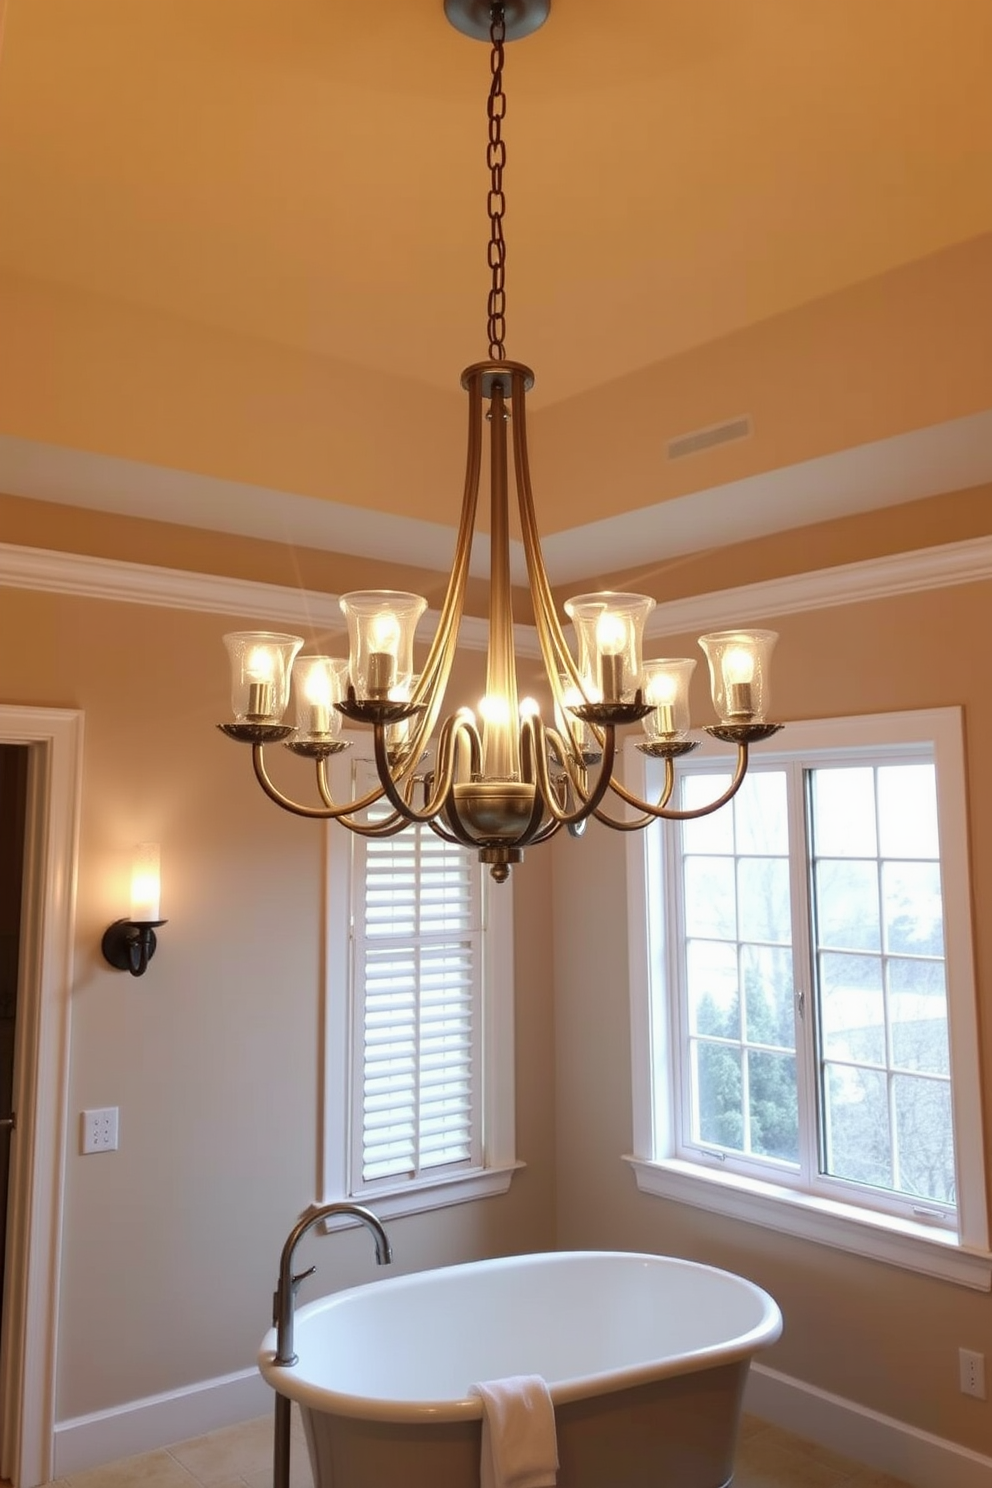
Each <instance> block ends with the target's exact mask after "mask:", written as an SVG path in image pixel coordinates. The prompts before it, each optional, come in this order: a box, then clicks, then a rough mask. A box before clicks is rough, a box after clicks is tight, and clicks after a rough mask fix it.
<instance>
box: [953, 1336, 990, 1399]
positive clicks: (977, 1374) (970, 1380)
mask: <svg viewBox="0 0 992 1488" xmlns="http://www.w3.org/2000/svg"><path fill="white" fill-rule="evenodd" d="M958 1368H959V1370H960V1373H961V1394H962V1395H974V1396H975V1397H976V1398H977V1399H978V1400H984V1399H985V1355H984V1354H979V1353H977V1352H976V1351H975V1350H974V1349H964V1348H963V1349H958Z"/></svg>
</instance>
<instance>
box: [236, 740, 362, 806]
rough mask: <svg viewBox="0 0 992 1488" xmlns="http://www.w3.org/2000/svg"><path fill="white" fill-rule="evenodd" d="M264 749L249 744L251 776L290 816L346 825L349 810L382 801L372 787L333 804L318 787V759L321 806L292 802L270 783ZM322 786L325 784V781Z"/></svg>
mask: <svg viewBox="0 0 992 1488" xmlns="http://www.w3.org/2000/svg"><path fill="white" fill-rule="evenodd" d="M264 748H265V745H264V744H253V745H252V750H251V762H252V765H253V767H254V770H255V778H256V780H257V781H258V783H259V785H260V786H261V787H262V789H263V791H264V792H265V794H266V795H267V796H268V798H269V800H270V801H274V802H275V804H276V805H277V806H281V807H282V809H283V811H290V812H292V814H293V815H294V816H305V817H309V818H311V820H313V821H340V822H344V824H345V825H346V826H350V825H351V823H350V822H349V821H348V820H347V818H348V817H349V816H350V815H351V814H352V813H354V812H357V811H365V810H366V809H367V808H368V807H369V806H374V805H375V803H376V801H381V800H382V797H383V794H384V792H383V789H382V787H381V786H376V787H375V789H374V790H370V791H369V792H368V794H367V795H364V796H362V798H361V800H358V801H349V802H348V803H347V804H346V805H344V806H336V805H335V804H334V802H333V800H331V799H330V792H329V791H328V792H327V793H326V794H325V790H324V789H323V788H321V768H322V766H323V761H320V762H319V763H318V769H317V784H318V789H319V790H320V795H321V799H322V800H323V802H324V805H323V806H304V805H302V804H301V803H300V802H299V801H294V800H293V799H292V798H291V797H290V796H287V795H284V794H283V792H282V791H281V790H280V789H279V787H278V786H277V785H273V783H272V778H271V776H270V775H269V772H268V770H267V769H266V766H265V758H264V755H263V750H264ZM324 785H325V787H326V780H325V782H324Z"/></svg>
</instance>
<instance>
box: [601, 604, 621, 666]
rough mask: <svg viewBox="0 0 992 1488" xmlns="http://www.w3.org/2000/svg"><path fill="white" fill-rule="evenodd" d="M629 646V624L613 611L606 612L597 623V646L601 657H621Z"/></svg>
mask: <svg viewBox="0 0 992 1488" xmlns="http://www.w3.org/2000/svg"><path fill="white" fill-rule="evenodd" d="M626 644H627V622H626V621H625V620H624V618H623V616H622V615H618V614H616V613H615V612H614V611H613V610H604V611H603V613H602V614H601V615H600V617H599V619H598V620H597V621H596V645H597V647H598V649H599V652H600V655H601V656H619V654H620V652H621V651H622V650H623V648H624V647H625V646H626Z"/></svg>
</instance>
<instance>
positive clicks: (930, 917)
mask: <svg viewBox="0 0 992 1488" xmlns="http://www.w3.org/2000/svg"><path fill="white" fill-rule="evenodd" d="M882 917H883V922H884V925H885V946H886V949H887V950H889V951H908V952H910V953H911V954H912V955H917V956H942V955H943V954H944V921H943V908H942V905H941V900H940V866H939V864H937V863H883V864H882Z"/></svg>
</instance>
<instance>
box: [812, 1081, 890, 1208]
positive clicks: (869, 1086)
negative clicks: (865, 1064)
mask: <svg viewBox="0 0 992 1488" xmlns="http://www.w3.org/2000/svg"><path fill="white" fill-rule="evenodd" d="M885 1081H886V1077H885V1075H884V1074H882V1073H880V1072H879V1071H876V1070H863V1069H851V1068H850V1067H849V1066H847V1065H842V1064H828V1065H827V1067H826V1069H825V1070H824V1089H823V1101H824V1126H825V1134H826V1153H825V1159H826V1171H827V1172H828V1173H830V1174H832V1175H833V1176H834V1177H835V1178H847V1179H849V1180H850V1181H851V1182H852V1183H871V1184H873V1185H874V1186H875V1187H876V1188H891V1187H892V1159H891V1143H890V1140H889V1108H888V1103H887V1099H886V1083H885Z"/></svg>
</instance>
